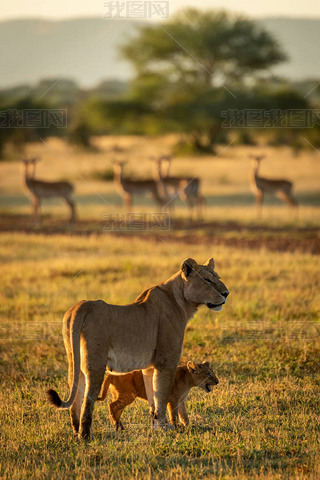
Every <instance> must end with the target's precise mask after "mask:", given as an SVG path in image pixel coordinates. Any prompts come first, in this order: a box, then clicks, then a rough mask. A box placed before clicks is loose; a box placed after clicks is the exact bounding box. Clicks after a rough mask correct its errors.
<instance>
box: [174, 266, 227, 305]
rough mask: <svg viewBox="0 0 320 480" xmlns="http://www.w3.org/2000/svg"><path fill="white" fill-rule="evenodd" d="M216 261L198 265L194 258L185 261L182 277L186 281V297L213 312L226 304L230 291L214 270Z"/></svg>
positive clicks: (182, 267)
mask: <svg viewBox="0 0 320 480" xmlns="http://www.w3.org/2000/svg"><path fill="white" fill-rule="evenodd" d="M214 265H215V264H214V260H213V258H209V260H208V261H207V262H206V263H205V264H204V265H198V263H197V262H196V261H195V260H194V259H193V258H188V259H187V260H184V262H183V263H182V265H181V276H182V278H183V280H184V286H183V288H184V297H185V299H186V300H187V301H188V302H190V303H193V304H195V305H206V306H207V307H208V308H210V309H211V310H215V311H219V310H221V309H222V306H223V305H224V304H225V303H226V298H227V296H228V295H229V291H228V289H227V287H226V286H225V284H224V283H222V282H221V280H220V277H219V275H218V274H217V272H215V270H214Z"/></svg>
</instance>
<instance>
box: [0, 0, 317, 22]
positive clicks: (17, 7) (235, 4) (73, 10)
mask: <svg viewBox="0 0 320 480" xmlns="http://www.w3.org/2000/svg"><path fill="white" fill-rule="evenodd" d="M109 1H110V0H27V1H25V0H10V1H6V0H2V2H1V3H2V5H1V9H0V20H7V19H13V18H28V17H29V18H30V17H37V18H39V17H41V18H51V19H61V18H76V17H92V16H94V17H99V16H101V17H102V18H103V16H104V14H105V10H106V7H105V6H104V4H105V3H106V2H109ZM123 1H125V0H116V3H120V2H123ZM141 1H143V0H138V2H141ZM148 1H155V0H148ZM168 2H169V12H170V14H171V13H174V12H175V11H177V10H180V9H181V8H183V7H186V6H194V7H197V8H225V9H227V10H232V11H234V12H237V13H245V14H246V15H247V16H251V17H264V16H289V17H304V18H312V17H316V18H320V1H319V0H303V1H301V0H241V1H239V0H196V1H195V0H194V1H189V0H168Z"/></svg>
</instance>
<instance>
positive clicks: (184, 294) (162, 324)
mask: <svg viewBox="0 0 320 480" xmlns="http://www.w3.org/2000/svg"><path fill="white" fill-rule="evenodd" d="M228 294H229V292H228V290H227V287H226V286H225V285H224V284H223V283H222V282H221V280H220V279H219V275H218V274H217V273H216V272H215V271H214V260H213V258H211V259H209V260H208V261H207V263H206V264H205V265H198V264H197V262H196V261H195V260H193V259H192V258H188V259H187V260H185V261H184V262H183V263H182V266H181V269H180V270H179V271H178V272H177V273H176V274H175V275H173V276H172V277H171V278H169V280H167V281H165V282H164V283H161V284H159V285H158V286H155V287H151V288H149V289H148V290H145V291H144V292H143V293H142V294H141V295H139V297H138V298H137V299H136V300H135V301H134V302H133V303H132V304H130V305H121V306H118V305H109V304H107V303H105V302H104V301H102V300H92V301H85V300H83V301H81V302H79V303H77V304H76V305H74V306H73V307H71V308H70V309H69V310H68V311H67V312H66V313H65V315H64V318H63V339H64V344H65V348H66V352H67V355H68V362H69V375H68V378H69V388H70V395H69V398H68V400H67V401H66V402H64V401H62V400H61V399H60V397H59V395H58V394H57V392H56V391H55V390H48V392H47V393H48V398H49V401H50V402H51V403H52V404H53V405H55V406H56V407H58V408H62V409H66V408H70V407H71V408H70V413H71V423H72V426H73V429H74V431H75V433H78V436H79V438H85V439H89V438H90V434H91V424H92V413H93V408H94V403H95V401H96V400H97V398H98V395H99V392H100V389H101V385H102V382H103V378H104V374H105V370H106V368H107V369H108V370H109V371H110V372H114V373H127V372H131V371H133V370H141V369H150V367H153V368H154V373H153V375H152V377H151V376H150V375H148V374H146V390H147V396H148V400H149V403H150V404H152V402H153V399H152V398H151V393H150V391H153V392H154V394H153V395H154V425H155V427H157V426H163V427H165V416H166V408H167V403H168V398H169V393H170V388H171V384H172V381H173V378H174V375H175V372H176V368H177V365H178V362H179V360H180V357H181V353H182V342H183V337H184V331H185V328H186V325H187V323H188V321H189V320H190V319H191V318H192V317H193V315H194V314H195V312H196V311H197V309H198V307H199V306H200V305H206V306H207V307H208V308H210V309H211V310H215V311H219V310H221V309H222V306H223V305H224V304H225V303H226V298H227V296H228ZM151 380H152V385H153V387H151V388H150V381H151ZM148 385H149V387H148ZM82 403H83V405H82ZM80 413H81V414H80Z"/></svg>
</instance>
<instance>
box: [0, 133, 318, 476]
mask: <svg viewBox="0 0 320 480" xmlns="http://www.w3.org/2000/svg"><path fill="white" fill-rule="evenodd" d="M160 140H161V139H154V141H153V142H149V143H148V144H146V142H145V141H143V139H141V138H132V137H130V138H119V139H117V140H115V139H112V138H105V139H102V140H101V141H102V143H103V145H101V148H103V150H101V152H100V153H98V154H94V155H93V156H92V157H91V156H90V155H88V154H77V153H75V152H74V151H73V150H71V149H69V147H66V146H65V144H63V143H62V142H58V141H54V140H51V141H50V145H51V146H53V147H54V148H55V149H56V150H57V151H60V153H63V155H66V159H67V160H68V162H70V163H71V165H72V166H73V167H74V168H76V169H77V171H79V172H80V174H81V175H88V176H90V172H92V171H97V170H99V169H100V168H101V169H106V168H108V162H109V161H110V158H111V155H112V154H111V147H112V146H113V145H114V143H115V142H117V143H118V144H119V145H120V146H121V147H122V148H127V150H128V152H130V159H131V158H132V163H131V164H130V165H128V171H130V169H131V168H132V170H133V167H134V160H137V159H138V157H139V155H140V153H141V152H144V157H143V158H144V159H143V162H142V161H141V163H140V162H139V175H140V174H141V175H146V174H147V173H148V174H149V173H150V174H151V170H150V171H149V168H150V167H149V162H148V158H147V157H148V155H149V154H152V151H153V150H158V149H160V148H163V149H164V146H165V147H166V148H167V147H168V148H169V146H170V141H172V139H171V138H167V139H166V141H165V142H164V140H163V139H162V141H160ZM157 142H158V143H157ZM32 149H33V152H34V153H36V154H41V155H42V156H43V162H42V165H41V167H40V165H39V171H40V174H41V176H43V177H46V178H51V176H52V178H53V177H54V178H69V177H70V178H71V179H73V180H75V181H76V186H77V195H78V196H79V197H78V198H79V199H80V200H81V198H82V199H83V202H82V203H81V202H80V216H81V218H82V220H83V222H84V221H87V224H86V225H87V226H86V229H84V226H83V225H82V224H80V226H79V227H75V229H74V230H72V229H71V230H69V229H68V228H67V227H66V229H65V231H63V230H62V231H61V233H54V228H53V229H52V230H51V234H48V233H46V232H48V231H47V230H46V228H48V226H49V224H50V222H52V221H53V219H55V218H56V216H57V217H58V219H57V222H58V224H61V225H63V221H62V217H64V216H65V211H64V209H63V207H58V206H57V205H55V204H53V205H51V206H46V207H45V213H46V217H45V221H44V224H45V228H44V229H43V230H41V229H39V230H37V231H36V232H35V233H23V232H22V231H17V232H12V231H7V232H2V233H1V235H0V245H1V249H0V255H1V261H2V270H1V273H2V276H1V280H2V288H1V292H0V300H1V301H0V311H1V338H2V341H1V342H0V350H1V355H0V378H1V391H0V392H1V393H0V400H1V405H2V406H1V407H0V408H1V440H2V451H1V460H0V477H1V478H4V479H6V478H8V479H9V478H10V479H18V478H19V479H20V478H32V479H41V480H42V479H43V478H59V479H60V478H68V479H69V478H79V479H87V478H101V479H104V478H105V479H118V478H121V479H122V478H152V479H157V478H159V479H160V478H161V479H163V478H166V479H167V478H168V479H183V480H185V479H194V478H224V479H237V480H238V479H246V478H252V479H255V478H258V477H259V478H261V479H268V480H271V479H277V478H279V479H280V478H294V479H304V478H308V479H309V478H314V479H317V478H319V476H320V468H319V453H320V449H319V419H318V414H319V408H320V400H319V398H320V365H319V358H320V357H319V354H320V340H319V314H318V311H319V301H320V297H319V290H320V288H319V287H320V285H319V274H318V273H319V266H320V265H319V263H320V262H319V256H317V255H313V254H311V253H308V252H310V251H311V250H310V249H308V248H304V247H303V245H309V243H310V242H311V241H312V242H316V241H318V240H319V237H318V233H317V232H315V231H314V234H312V235H313V236H312V238H311V237H310V235H311V233H310V232H311V230H310V227H311V226H313V227H314V226H315V225H316V224H317V222H318V221H319V216H320V214H319V209H318V208H317V206H316V202H317V198H318V184H317V181H318V179H319V175H320V169H319V161H318V159H317V157H316V156H315V155H313V154H311V153H303V154H302V157H300V158H297V159H293V158H291V157H290V152H289V151H288V150H285V149H283V150H279V151H276V150H272V149H268V152H269V153H270V155H268V158H267V159H266V161H265V164H264V165H263V169H264V171H265V173H266V174H270V175H271V174H274V175H286V176H290V178H292V179H293V180H294V181H295V183H296V192H297V195H298V196H299V195H300V198H301V199H302V198H306V199H307V200H306V201H305V204H304V205H303V206H302V207H301V209H300V216H299V219H298V220H293V219H289V218H288V216H287V212H286V209H285V208H279V207H277V206H276V205H269V206H268V207H267V209H266V210H267V211H266V215H265V217H264V219H263V220H262V221H261V222H257V220H256V217H255V210H254V208H253V204H252V202H251V203H248V204H245V205H243V206H241V205H237V206H234V205H233V204H232V198H231V199H230V198H228V196H229V195H231V194H232V195H239V197H237V198H241V199H242V200H243V199H244V198H246V195H247V196H249V191H248V183H247V169H248V166H249V164H248V160H247V158H246V155H247V151H248V150H247V149H244V148H242V147H241V148H240V147H237V148H235V149H230V150H228V151H225V153H223V154H222V155H223V156H222V157H221V158H220V157H219V158H216V159H213V158H212V159H211V161H212V166H210V168H208V170H207V172H206V174H203V175H202V178H203V180H204V187H203V188H204V192H205V193H206V194H207V196H209V197H210V198H212V199H214V197H215V196H216V195H217V196H218V198H220V199H221V202H222V205H223V206H220V205H219V206H217V205H216V204H215V203H214V200H212V202H213V204H212V206H210V207H209V209H208V210H209V211H208V213H207V215H208V216H209V219H210V220H211V221H212V220H214V221H215V222H216V223H215V226H214V228H213V226H212V227H210V228H211V230H206V229H205V227H204V226H202V227H201V230H200V229H199V228H197V226H196V225H194V226H193V228H192V230H191V229H190V228H188V227H192V225H186V224H184V227H183V230H181V229H176V230H172V231H169V232H153V233H152V235H148V234H142V232H141V234H140V232H135V234H134V235H130V233H129V234H127V235H122V236H119V235H115V234H113V233H110V232H109V233H103V231H102V229H101V221H102V215H103V213H108V212H109V210H108V209H107V207H105V206H104V205H101V204H100V205H99V203H98V202H99V200H95V196H94V195H95V194H94V193H93V192H91V191H89V187H88V186H87V185H86V184H84V183H83V182H82V181H81V180H80V179H79V180H77V179H76V176H75V174H74V173H73V172H72V171H71V170H69V169H68V165H67V164H66V163H65V162H64V161H63V160H60V159H58V158H55V156H54V155H53V154H52V153H51V152H50V151H49V150H46V147H45V146H44V145H34V146H32ZM59 149H60V150H59ZM108 152H109V153H108ZM139 152H140V153H139ZM131 154H132V157H131ZM271 154H272V155H271ZM124 156H125V154H124ZM269 158H270V160H269ZM276 158H277V159H278V161H279V160H280V158H281V159H282V161H283V163H280V162H279V163H277V160H276ZM208 160H210V159H209V158H208V159H205V158H201V160H199V161H197V162H196V163H191V161H190V160H186V159H179V160H178V159H177V160H176V161H175V166H174V168H175V171H176V172H179V171H180V172H184V169H186V173H188V175H190V174H191V173H196V172H197V171H198V169H199V170H200V168H201V166H205V164H206V161H208ZM293 164H294V165H295V168H292V165H293ZM48 165H50V169H49V168H48ZM140 165H141V168H140ZM271 165H273V168H271ZM289 165H290V169H289ZM275 168H277V170H275ZM0 170H1V172H2V176H1V185H0V187H1V190H2V192H3V193H2V196H1V200H2V202H3V209H2V211H3V212H4V211H6V212H7V211H8V210H10V212H11V214H12V217H9V219H10V218H11V220H12V219H15V218H16V219H18V218H20V217H18V214H22V215H23V217H22V218H23V219H24V221H28V216H27V215H28V213H29V211H30V210H29V209H30V207H29V205H28V204H22V203H21V199H22V192H23V190H22V187H21V176H20V174H19V173H18V165H17V164H16V163H2V164H1V165H0ZM200 176H201V174H200ZM223 176H224V177H223ZM90 183H91V181H90ZM93 186H94V188H96V189H97V190H98V192H102V193H104V194H106V195H107V196H108V198H109V199H114V200H116V198H117V197H116V196H115V193H114V192H115V191H114V187H113V185H112V183H110V182H109V183H103V182H98V181H94V183H93ZM310 192H311V193H312V192H313V194H314V198H315V201H312V202H311V200H310V198H311V197H310V196H309V197H308V195H307V194H308V193H310ZM304 195H305V197H303V196H304ZM13 199H16V204H14V205H13V204H12V200H13ZM10 202H11V203H10ZM19 202H20V203H19ZM150 205H151V204H149V203H145V202H144V203H143V205H141V208H144V209H146V210H148V209H150ZM139 207H140V205H139ZM49 213H50V215H51V216H50V215H48V214H49ZM52 215H54V216H52ZM177 215H178V216H179V217H180V218H183V216H185V215H186V211H185V208H183V207H182V206H181V207H179V208H178V211H177ZM86 219H87V220H86ZM227 220H228V221H233V222H237V223H236V227H234V228H233V229H232V228H231V227H230V229H228V228H225V226H224V225H225V223H226V221H227ZM99 222H100V223H99ZM181 222H183V220H181ZM212 225H213V224H212ZM297 226H299V227H300V230H298V229H297ZM9 227H10V225H9ZM9 227H8V228H7V230H10V228H9ZM11 227H12V228H11V230H13V229H14V227H15V225H14V224H12V225H11ZM308 228H309V230H310V231H309V230H308ZM219 229H220V230H221V232H222V233H221V237H219V235H220V233H219V232H220V230H219ZM20 230H21V229H20ZM191 233H192V235H191ZM273 235H274V236H275V237H277V238H278V237H279V238H280V237H281V238H282V237H283V238H285V239H291V241H292V242H293V244H294V242H296V243H297V245H298V243H299V241H300V240H301V239H303V241H304V242H305V243H303V244H301V245H302V247H301V248H299V249H296V250H295V249H293V250H292V251H288V250H286V249H285V248H284V249H283V250H282V251H272V252H271V250H270V245H269V244H268V243H264V240H265V239H268V238H269V236H270V238H271V237H272V236H273ZM218 237H219V238H220V239H221V241H220V242H217V238H218ZM235 238H238V239H240V240H241V238H244V239H245V241H244V242H242V243H241V242H240V243H239V245H238V244H236V243H232V242H231V241H230V239H235ZM273 238H274V237H272V239H273ZM250 239H253V240H254V241H255V248H254V249H248V248H246V245H250V242H249V240H250ZM248 242H249V243H248ZM259 242H260V243H259ZM263 245H264V246H263ZM275 250H277V249H275ZM99 252H100V254H99ZM189 256H192V257H194V258H196V259H197V260H198V261H205V260H206V259H207V258H208V257H209V256H214V257H215V259H216V263H217V270H218V272H219V273H220V274H221V276H222V278H223V281H224V282H225V283H226V285H227V286H228V287H229V290H230V292H231V294H230V297H229V299H230V301H229V303H228V304H227V306H226V307H225V309H224V310H223V311H222V312H221V313H219V314H214V313H213V312H211V311H209V310H207V309H206V308H205V307H202V308H201V309H199V311H198V313H197V314H196V316H195V318H194V319H193V320H192V321H191V322H190V324H189V326H188V328H187V331H186V335H185V340H184V348H183V359H184V360H188V359H193V360H195V361H197V360H198V361H202V360H205V359H206V360H209V361H210V362H211V363H212V366H213V368H214V370H215V371H216V372H217V374H218V376H219V378H220V383H219V385H218V386H217V388H216V389H215V390H214V392H213V393H212V394H208V395H206V394H204V393H203V392H201V391H199V390H196V389H195V390H193V391H191V394H190V401H189V402H188V405H187V408H188V411H189V414H190V420H191V425H190V427H188V428H187V429H186V430H185V431H183V430H178V431H174V432H166V433H164V432H152V431H151V429H150V426H149V416H148V408H147V405H145V404H143V403H140V402H135V403H134V404H133V405H132V406H131V407H128V409H127V410H126V411H125V413H124V416H123V419H124V423H125V425H126V427H127V429H126V430H125V431H124V432H114V431H113V430H112V428H111V426H110V422H109V418H108V413H107V403H106V402H105V403H104V404H102V405H100V404H99V405H97V406H96V409H95V412H94V423H93V426H94V432H95V436H96V439H95V441H94V442H92V443H91V444H83V443H78V441H77V440H75V439H74V438H73V436H72V431H71V426H70V422H69V418H68V414H67V413H66V412H59V411H56V410H55V409H54V408H52V407H51V406H50V405H48V404H47V403H46V399H45V390H46V389H47V388H48V387H49V386H50V387H56V388H57V389H58V391H59V392H60V393H61V394H62V395H63V396H64V397H66V396H67V393H68V387H67V380H66V372H67V361H66V357H65V352H64V348H63V343H62V336H61V319H62V316H63V313H64V312H65V310H66V309H67V308H68V307H69V306H71V305H72V304H74V303H75V302H77V301H79V300H81V299H83V298H87V299H91V298H92V299H93V298H103V299H104V300H106V301H108V302H110V303H127V302H130V301H132V300H133V299H134V298H135V297H136V296H137V294H138V293H139V292H141V291H142V290H143V289H144V288H146V287H147V286H150V285H153V284H155V283H158V282H160V281H162V280H165V279H166V278H167V277H169V276H170V275H171V274H172V273H174V272H175V271H177V269H178V268H179V266H180V264H181V261H182V259H183V258H185V257H189ZM79 272H80V273H79ZM78 273H79V274H78Z"/></svg>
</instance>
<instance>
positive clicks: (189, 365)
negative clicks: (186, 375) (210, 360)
mask: <svg viewBox="0 0 320 480" xmlns="http://www.w3.org/2000/svg"><path fill="white" fill-rule="evenodd" d="M187 368H188V370H189V372H191V373H193V372H195V371H196V370H197V365H196V364H195V363H194V362H192V361H191V360H190V361H189V362H188V363H187Z"/></svg>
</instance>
